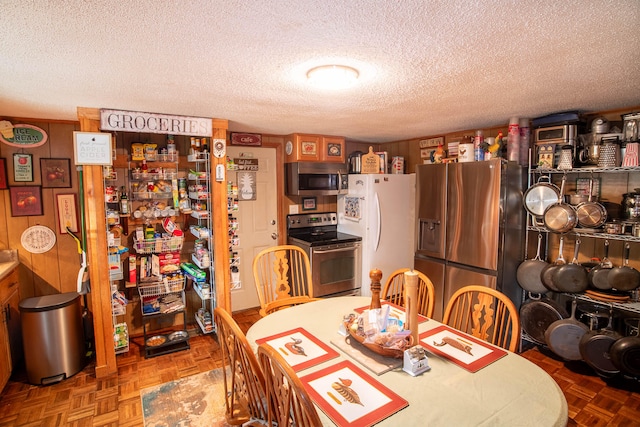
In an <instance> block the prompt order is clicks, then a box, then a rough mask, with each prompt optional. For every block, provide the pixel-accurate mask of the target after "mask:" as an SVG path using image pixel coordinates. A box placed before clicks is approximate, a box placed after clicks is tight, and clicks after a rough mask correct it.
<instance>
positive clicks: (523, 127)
mask: <svg viewBox="0 0 640 427" xmlns="http://www.w3.org/2000/svg"><path fill="white" fill-rule="evenodd" d="M519 127H520V129H519V130H520V166H527V165H528V164H529V148H531V147H530V145H531V130H530V129H529V119H520V124H519Z"/></svg>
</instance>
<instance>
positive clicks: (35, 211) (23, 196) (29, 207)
mask: <svg viewBox="0 0 640 427" xmlns="http://www.w3.org/2000/svg"><path fill="white" fill-rule="evenodd" d="M9 192H10V196H11V216H38V215H42V188H41V187H40V186H39V185H32V186H28V187H10V188H9Z"/></svg>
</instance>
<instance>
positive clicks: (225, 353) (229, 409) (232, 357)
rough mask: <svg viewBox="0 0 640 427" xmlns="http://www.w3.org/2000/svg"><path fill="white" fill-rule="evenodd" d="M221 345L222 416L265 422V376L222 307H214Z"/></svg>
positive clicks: (245, 422)
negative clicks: (223, 406) (223, 408)
mask: <svg viewBox="0 0 640 427" xmlns="http://www.w3.org/2000/svg"><path fill="white" fill-rule="evenodd" d="M213 313H214V320H215V322H216V325H217V328H218V340H219V344H220V347H221V348H222V361H223V370H222V373H223V378H224V393H225V418H226V419H227V423H228V424H231V425H241V424H242V425H251V426H260V425H267V424H266V420H267V416H268V410H267V398H266V388H265V387H266V386H265V379H264V375H263V373H262V369H261V368H260V364H259V363H258V360H257V359H256V356H255V354H254V353H253V351H252V349H251V346H250V345H249V342H248V341H247V338H246V337H245V335H244V333H243V332H242V330H240V328H239V327H238V324H237V323H236V322H235V320H233V317H231V315H230V314H229V313H228V312H227V311H225V310H224V309H222V308H220V307H217V308H216V309H214V312H213Z"/></svg>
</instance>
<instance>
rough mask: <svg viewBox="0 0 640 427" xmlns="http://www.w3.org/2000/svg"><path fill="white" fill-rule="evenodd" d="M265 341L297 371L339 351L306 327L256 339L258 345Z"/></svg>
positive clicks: (333, 355) (332, 356)
mask: <svg viewBox="0 0 640 427" xmlns="http://www.w3.org/2000/svg"><path fill="white" fill-rule="evenodd" d="M263 343H267V344H269V345H270V346H271V347H273V348H274V349H276V350H277V351H279V352H280V354H281V355H282V356H283V357H284V359H285V360H286V361H287V363H288V364H289V365H291V367H292V368H293V370H294V371H295V372H298V371H302V370H303V369H307V368H309V367H311V366H314V365H317V364H319V363H322V362H324V361H326V360H330V359H333V358H334V357H338V352H337V351H335V350H334V349H333V348H331V347H329V346H328V345H327V344H325V343H323V342H321V341H320V340H318V339H317V338H316V337H314V336H313V335H311V334H310V333H309V332H308V331H307V330H305V329H304V328H296V329H291V330H289V331H285V332H281V333H279V334H276V335H271V336H268V337H264V338H260V339H257V340H256V344H258V345H260V344H263Z"/></svg>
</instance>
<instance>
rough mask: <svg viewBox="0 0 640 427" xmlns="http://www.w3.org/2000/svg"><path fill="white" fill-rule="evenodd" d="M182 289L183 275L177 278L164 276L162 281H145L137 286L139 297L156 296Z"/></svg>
mask: <svg viewBox="0 0 640 427" xmlns="http://www.w3.org/2000/svg"><path fill="white" fill-rule="evenodd" d="M183 290H184V277H181V278H179V279H168V278H165V279H164V280H163V281H162V282H155V283H146V284H144V285H142V284H141V285H139V286H138V292H139V293H140V297H142V298H146V297H157V296H160V295H167V294H172V293H175V292H181V291H183Z"/></svg>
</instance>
